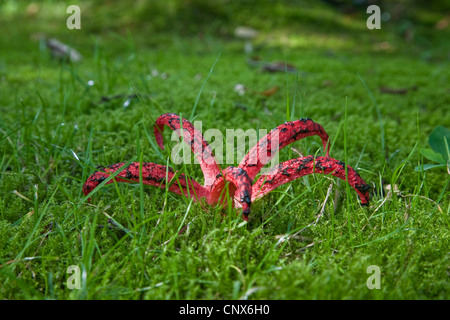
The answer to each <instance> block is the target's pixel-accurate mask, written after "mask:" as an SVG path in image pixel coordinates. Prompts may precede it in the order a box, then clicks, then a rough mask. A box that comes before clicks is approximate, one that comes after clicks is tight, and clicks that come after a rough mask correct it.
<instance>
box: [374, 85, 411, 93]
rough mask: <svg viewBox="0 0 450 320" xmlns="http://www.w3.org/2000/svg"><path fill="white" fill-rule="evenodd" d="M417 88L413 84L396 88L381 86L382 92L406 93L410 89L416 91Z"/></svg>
mask: <svg viewBox="0 0 450 320" xmlns="http://www.w3.org/2000/svg"><path fill="white" fill-rule="evenodd" d="M416 90H417V86H413V87H410V88H399V89H394V88H388V87H381V88H380V92H382V93H392V94H406V93H408V92H409V91H416Z"/></svg>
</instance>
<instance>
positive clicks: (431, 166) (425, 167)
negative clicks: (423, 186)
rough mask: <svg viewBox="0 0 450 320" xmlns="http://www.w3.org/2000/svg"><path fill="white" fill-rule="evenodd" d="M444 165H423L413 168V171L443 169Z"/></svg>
mask: <svg viewBox="0 0 450 320" xmlns="http://www.w3.org/2000/svg"><path fill="white" fill-rule="evenodd" d="M445 167H447V165H446V164H423V165H420V166H417V167H415V168H414V171H425V170H429V169H434V168H445Z"/></svg>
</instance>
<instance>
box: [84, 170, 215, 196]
mask: <svg viewBox="0 0 450 320" xmlns="http://www.w3.org/2000/svg"><path fill="white" fill-rule="evenodd" d="M139 165H140V163H139V162H132V163H131V164H130V165H129V166H127V167H126V166H125V162H120V163H116V164H113V165H110V166H107V167H105V168H104V169H103V171H96V172H94V173H93V174H92V175H91V176H90V177H89V178H88V179H87V180H86V182H85V183H84V185H83V193H84V195H88V194H89V193H90V192H91V191H92V190H94V189H95V188H96V187H97V186H98V185H99V184H100V183H102V182H103V181H104V180H105V179H106V178H108V177H109V176H110V175H111V174H112V173H114V172H116V171H119V170H121V171H120V173H118V174H117V175H116V176H115V177H114V179H115V180H116V181H117V182H126V183H136V182H138V183H139ZM175 175H176V173H175V172H174V171H173V169H172V168H168V167H166V166H162V165H159V164H156V163H152V162H143V163H142V183H143V184H147V185H151V186H155V187H160V188H165V187H166V181H167V180H168V181H169V183H171V184H170V186H169V191H171V192H174V193H176V194H179V195H184V196H186V197H190V198H194V200H196V201H197V200H199V199H200V198H206V196H207V194H209V192H208V191H207V190H206V189H205V188H204V187H203V186H201V185H200V184H199V183H197V182H195V181H194V180H192V179H187V181H186V176H185V175H184V174H180V175H179V176H178V180H177V179H174V177H175ZM114 179H111V180H109V181H108V182H107V183H106V184H110V183H113V182H114ZM166 179H167V180H166ZM178 181H179V183H178Z"/></svg>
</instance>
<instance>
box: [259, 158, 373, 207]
mask: <svg viewBox="0 0 450 320" xmlns="http://www.w3.org/2000/svg"><path fill="white" fill-rule="evenodd" d="M345 169H346V166H345V164H344V163H343V162H342V161H338V160H336V159H333V158H330V157H316V158H314V156H312V155H311V156H307V157H300V158H296V159H291V160H288V161H285V162H282V163H281V164H280V165H278V167H277V168H276V169H274V170H273V171H272V172H269V173H267V174H266V175H262V176H260V177H259V178H258V180H257V181H256V182H255V183H254V184H253V189H252V201H254V200H256V199H258V198H261V197H263V196H264V195H266V194H267V193H269V192H270V191H272V190H274V189H275V188H277V187H279V186H281V185H283V184H285V183H288V182H291V181H293V180H295V179H298V178H300V177H303V176H305V175H308V174H314V173H320V174H331V175H333V176H335V177H338V178H340V179H342V180H344V181H346V182H347V183H349V184H350V186H351V187H352V188H353V189H355V191H356V193H357V194H358V195H359V198H360V201H361V204H362V205H368V204H369V197H370V196H369V190H370V186H369V185H368V184H367V183H366V182H364V180H363V179H362V178H361V177H360V175H359V174H358V173H357V172H356V171H355V170H354V169H353V168H352V167H350V166H348V165H347V175H346V172H345ZM347 178H348V179H347Z"/></svg>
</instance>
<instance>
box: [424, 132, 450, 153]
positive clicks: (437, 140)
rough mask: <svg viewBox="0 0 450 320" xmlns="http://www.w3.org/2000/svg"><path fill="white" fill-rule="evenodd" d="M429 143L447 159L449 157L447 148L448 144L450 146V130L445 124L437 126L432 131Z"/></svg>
mask: <svg viewBox="0 0 450 320" xmlns="http://www.w3.org/2000/svg"><path fill="white" fill-rule="evenodd" d="M445 140H446V141H445ZM428 143H429V144H430V147H431V149H433V151H435V152H437V153H440V154H441V155H442V156H443V157H444V160H445V161H446V160H447V159H448V152H447V150H448V146H450V130H448V129H447V128H445V127H443V126H437V127H436V128H434V130H433V132H431V134H430V137H429V139H428Z"/></svg>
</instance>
